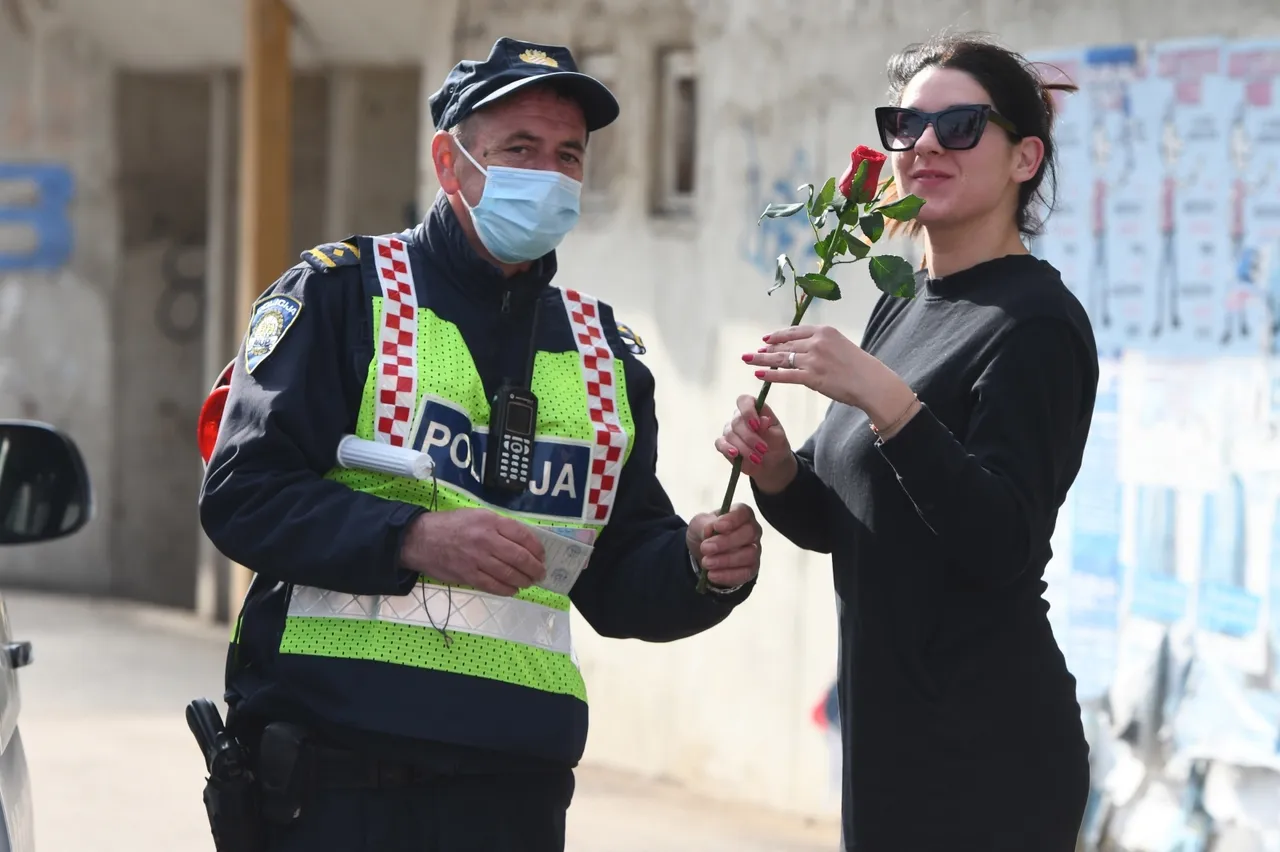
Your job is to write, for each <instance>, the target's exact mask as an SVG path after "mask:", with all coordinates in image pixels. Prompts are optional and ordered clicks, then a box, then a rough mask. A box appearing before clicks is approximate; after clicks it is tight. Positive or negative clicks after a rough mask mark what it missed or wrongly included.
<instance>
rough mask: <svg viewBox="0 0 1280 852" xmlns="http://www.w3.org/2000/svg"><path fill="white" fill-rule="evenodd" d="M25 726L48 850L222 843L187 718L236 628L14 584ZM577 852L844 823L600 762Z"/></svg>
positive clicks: (797, 839) (169, 848)
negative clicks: (22, 650)
mask: <svg viewBox="0 0 1280 852" xmlns="http://www.w3.org/2000/svg"><path fill="white" fill-rule="evenodd" d="M6 600H7V605H8V609H9V615H10V618H11V620H12V622H13V628H14V632H15V638H18V639H30V640H32V641H33V642H34V643H35V664H34V665H32V666H31V667H30V668H28V669H25V670H23V672H22V675H21V678H22V691H23V710H22V717H21V723H20V724H21V730H22V735H23V739H24V741H25V743H26V748H27V756H28V761H29V763H30V766H31V773H32V783H33V786H34V788H35V790H34V794H35V807H36V842H37V847H38V848H39V849H40V850H41V852H82V850H93V852H197V851H199V852H211V850H212V849H213V843H212V840H211V839H210V837H209V833H208V824H207V822H206V821H205V815H204V810H203V806H202V805H201V803H200V790H201V787H202V784H203V778H202V774H201V773H202V769H203V767H202V765H201V761H200V757H199V755H198V752H197V749H196V746H195V741H194V740H193V739H192V737H191V734H190V733H189V732H188V731H187V728H186V724H185V722H184V720H183V715H182V714H183V708H184V707H185V706H186V703H187V702H188V701H189V700H190V699H191V698H194V697H196V696H200V695H206V696H209V697H216V696H218V695H219V694H220V684H221V674H222V662H223V649H224V647H225V645H224V640H225V635H226V634H225V632H224V631H223V630H222V629H221V628H210V627H209V626H207V625H203V624H201V623H199V622H198V621H196V620H194V619H193V618H191V617H189V616H187V615H186V614H183V613H174V612H172V611H167V610H159V609H154V608H150V607H141V606H135V605H130V604H122V603H114V602H108V603H94V602H90V601H86V600H80V599H73V598H65V597H57V596H47V595H35V594H30V593H16V592H10V593H7V594H6ZM577 790H578V792H577V794H576V797H575V800H574V804H573V807H572V808H571V810H570V815H569V843H568V850H569V852H656V850H662V852H729V850H733V852H831V850H835V849H836V847H837V844H838V837H839V832H838V829H836V827H835V826H833V825H831V824H819V825H807V824H805V823H804V822H803V821H801V820H797V819H795V818H791V817H786V816H780V815H776V814H769V813H766V812H762V811H761V810H760V809H758V808H746V807H741V806H735V805H732V804H726V803H720V802H714V801H710V800H707V799H704V798H700V797H695V796H692V795H690V794H688V793H686V792H683V791H681V790H679V789H678V788H674V787H672V786H669V785H663V784H658V783H654V782H652V781H649V780H646V779H642V778H637V777H632V776H629V775H625V774H622V773H618V772H614V771H609V770H605V769H601V768H597V767H584V768H582V769H581V770H580V772H579V775H578V787H577Z"/></svg>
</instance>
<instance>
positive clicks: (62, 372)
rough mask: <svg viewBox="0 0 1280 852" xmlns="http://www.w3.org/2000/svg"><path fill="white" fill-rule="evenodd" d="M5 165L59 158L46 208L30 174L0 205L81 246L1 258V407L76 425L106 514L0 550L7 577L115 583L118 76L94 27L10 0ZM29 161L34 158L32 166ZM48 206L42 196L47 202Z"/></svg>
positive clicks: (2, 58)
mask: <svg viewBox="0 0 1280 852" xmlns="http://www.w3.org/2000/svg"><path fill="white" fill-rule="evenodd" d="M0 11H2V13H0V169H4V168H9V167H17V168H18V169H20V170H23V169H29V168H30V167H32V166H36V165H43V166H47V167H50V168H51V169H52V170H54V173H55V174H57V175H60V176H65V177H66V178H67V179H68V180H69V182H70V185H71V191H72V193H73V195H72V198H71V200H70V203H69V204H68V205H67V206H66V208H65V218H64V216H63V213H64V211H63V210H62V208H61V205H60V204H58V202H57V201H56V200H51V201H50V204H51V206H50V207H48V208H47V211H46V212H44V213H37V212H36V211H35V210H33V207H32V204H33V202H35V201H36V199H37V198H38V197H39V194H38V193H33V192H32V189H33V185H32V184H31V182H30V181H28V180H26V179H25V178H23V177H21V176H15V177H16V178H17V179H16V180H11V181H0V207H2V208H23V210H25V213H24V214H23V215H25V216H27V217H28V220H27V221H28V223H29V224H36V225H37V226H38V228H40V229H42V230H44V231H45V234H44V240H45V241H46V242H45V245H48V244H49V243H48V242H47V241H48V240H51V239H52V240H57V239H63V238H67V239H69V240H70V245H71V251H70V255H69V257H67V258H66V259H65V262H62V261H60V262H59V263H58V264H57V265H56V267H55V268H53V269H50V270H41V269H32V268H29V267H27V266H26V265H25V264H21V263H18V264H15V265H16V267H17V268H12V267H11V268H0V417H22V418H34V419H38V420H42V421H46V422H49V423H52V424H54V425H55V426H58V427H60V428H62V429H63V430H65V431H66V432H68V433H69V434H70V435H71V436H72V437H73V438H74V439H75V441H76V442H77V443H78V444H79V446H80V448H81V450H82V451H83V453H84V455H85V459H86V462H87V464H88V467H89V473H90V476H91V477H92V479H93V480H94V483H95V485H96V487H97V489H96V490H97V494H96V496H97V499H98V503H97V515H96V517H95V518H94V519H93V520H92V521H91V522H90V524H89V526H88V527H87V528H86V529H84V530H82V531H81V532H80V533H79V534H78V535H76V536H75V537H74V538H71V539H68V540H64V541H60V542H56V543H50V544H46V545H36V546H31V547H24V548H6V549H5V550H4V552H3V553H0V582H5V583H23V584H30V585H37V586H72V587H76V588H78V589H80V590H83V591H88V592H95V591H102V590H103V589H105V587H106V584H107V581H108V577H109V573H108V568H109V556H108V554H109V548H108V541H109V530H110V527H111V521H112V513H111V509H112V507H111V501H110V486H109V483H110V481H111V478H112V475H113V473H114V471H115V470H116V466H115V464H114V463H113V460H112V457H111V447H112V421H111V416H110V411H111V402H110V395H111V389H112V361H111V355H110V352H111V349H110V335H111V330H110V321H109V312H108V311H109V305H110V303H111V299H112V297H113V293H114V289H115V286H116V281H117V270H118V257H119V250H118V239H117V229H118V219H117V217H116V194H115V193H116V183H115V168H116V161H115V151H114V136H113V133H112V124H113V120H114V116H113V111H112V100H113V99H112V90H113V83H114V81H113V77H112V75H111V73H110V69H109V68H108V67H107V66H106V64H105V62H104V61H103V59H102V57H101V56H100V55H99V54H98V52H97V50H96V48H95V46H94V44H93V43H92V41H91V40H90V39H88V38H86V37H83V36H80V35H77V34H76V33H74V32H73V31H69V30H61V29H52V28H47V27H46V26H45V25H44V24H43V23H42V21H41V20H34V21H33V20H28V19H26V18H16V17H14V16H12V15H11V14H9V11H10V10H9V7H8V6H0ZM28 174H29V172H28ZM37 206H38V204H37ZM32 234H33V231H32V230H30V229H26V228H21V227H20V228H7V229H3V233H0V254H2V253H5V251H6V249H8V250H13V249H17V250H18V251H19V253H24V252H25V251H26V250H27V249H29V248H30V247H31V241H30V240H31V236H32Z"/></svg>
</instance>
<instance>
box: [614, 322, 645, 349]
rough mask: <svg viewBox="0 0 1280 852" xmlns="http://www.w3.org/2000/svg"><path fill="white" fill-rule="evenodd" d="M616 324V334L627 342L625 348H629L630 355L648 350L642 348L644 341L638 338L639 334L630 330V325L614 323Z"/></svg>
mask: <svg viewBox="0 0 1280 852" xmlns="http://www.w3.org/2000/svg"><path fill="white" fill-rule="evenodd" d="M616 325H617V326H618V336H619V337H621V338H622V342H623V343H625V344H627V348H628V349H630V350H631V354H632V355H643V354H644V353H645V352H647V351H648V350H647V349H645V348H644V341H643V340H641V339H640V335H638V334H636V333H635V332H634V331H632V330H631V326H628V325H623V324H622V323H616Z"/></svg>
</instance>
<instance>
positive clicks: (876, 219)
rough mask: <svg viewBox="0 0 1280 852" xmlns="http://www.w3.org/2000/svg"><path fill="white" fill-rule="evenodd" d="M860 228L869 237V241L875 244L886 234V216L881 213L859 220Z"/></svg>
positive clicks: (869, 214) (871, 214) (868, 215)
mask: <svg viewBox="0 0 1280 852" xmlns="http://www.w3.org/2000/svg"><path fill="white" fill-rule="evenodd" d="M858 227H859V228H861V229H862V233H864V234H866V235H867V239H869V240H871V242H873V243H874V242H875V241H876V240H878V239H880V235H881V234H883V233H884V216H882V215H881V214H879V213H868V214H867V215H866V216H863V217H862V218H861V219H859V220H858Z"/></svg>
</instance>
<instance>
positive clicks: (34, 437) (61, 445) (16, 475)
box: [0, 420, 93, 544]
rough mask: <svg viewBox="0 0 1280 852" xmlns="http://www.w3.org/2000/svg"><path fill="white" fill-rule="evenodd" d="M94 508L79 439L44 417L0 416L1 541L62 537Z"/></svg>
mask: <svg viewBox="0 0 1280 852" xmlns="http://www.w3.org/2000/svg"><path fill="white" fill-rule="evenodd" d="M92 514H93V493H92V489H91V487H90V484H89V474H88V471H87V470H86V469H85V466H84V459H83V458H82V457H81V455H80V450H79V448H77V447H76V444H75V442H74V441H73V440H71V438H70V437H68V436H67V435H64V434H63V433H62V432H59V431H58V430H57V429H54V428H53V427H52V426H46V425H44V424H42V423H32V422H27V421H13V420H0V544H34V543H36V542H40V541H52V540H53V539H58V538H64V537H66V536H69V535H71V534H72V533H74V532H76V531H77V530H79V529H80V528H81V527H83V526H84V525H85V524H87V523H88V522H89V518H90V517H92Z"/></svg>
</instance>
